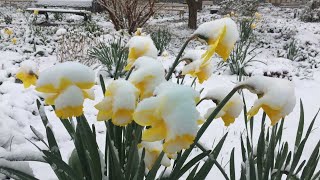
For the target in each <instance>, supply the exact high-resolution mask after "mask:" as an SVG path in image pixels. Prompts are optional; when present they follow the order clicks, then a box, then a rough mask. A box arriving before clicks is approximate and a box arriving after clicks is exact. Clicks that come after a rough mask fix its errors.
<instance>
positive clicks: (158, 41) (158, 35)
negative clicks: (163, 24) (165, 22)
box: [151, 28, 171, 55]
mask: <svg viewBox="0 0 320 180" xmlns="http://www.w3.org/2000/svg"><path fill="white" fill-rule="evenodd" d="M151 38H152V40H153V42H154V45H155V46H156V47H157V49H158V51H159V54H158V55H161V54H162V53H163V52H164V51H165V50H166V48H168V46H169V43H170V41H171V33H170V31H169V30H168V29H161V28H159V29H158V30H157V31H155V32H152V33H151Z"/></svg>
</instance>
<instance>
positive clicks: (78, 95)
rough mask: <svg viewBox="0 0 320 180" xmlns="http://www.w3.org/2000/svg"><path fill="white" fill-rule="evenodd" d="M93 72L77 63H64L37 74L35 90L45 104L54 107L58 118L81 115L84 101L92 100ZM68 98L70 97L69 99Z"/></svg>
mask: <svg viewBox="0 0 320 180" xmlns="http://www.w3.org/2000/svg"><path fill="white" fill-rule="evenodd" d="M94 80H95V75H94V71H93V70H92V69H90V68H89V67H87V66H85V65H82V64H80V63H77V62H65V63H61V64H57V65H55V66H53V67H51V68H48V69H46V70H44V71H43V72H41V73H40V74H39V79H38V80H37V83H36V90H37V91H39V92H41V93H43V94H44V97H45V102H46V104H49V105H55V106H56V114H57V116H58V117H60V118H63V119H66V118H69V117H72V116H80V115H81V114H83V111H82V109H83V102H84V99H86V98H89V99H93V98H94V97H93V93H92V91H91V90H90V89H91V87H92V86H93V85H94ZM69 96H70V97H69Z"/></svg>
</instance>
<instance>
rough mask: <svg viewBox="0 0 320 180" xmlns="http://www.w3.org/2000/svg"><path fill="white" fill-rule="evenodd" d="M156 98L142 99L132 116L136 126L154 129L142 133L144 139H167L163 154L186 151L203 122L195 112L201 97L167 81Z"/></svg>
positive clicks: (185, 87) (188, 88)
mask: <svg viewBox="0 0 320 180" xmlns="http://www.w3.org/2000/svg"><path fill="white" fill-rule="evenodd" d="M154 95H155V97H150V98H146V99H144V100H142V101H141V102H140V103H139V104H138V106H137V108H136V110H135V112H134V114H133V119H134V121H135V122H136V123H138V124H139V125H142V126H150V127H151V128H149V129H145V130H144V131H143V133H142V140H143V141H149V142H150V141H160V140H164V141H165V143H164V144H163V151H164V152H166V153H167V154H175V153H176V152H178V151H180V150H182V149H187V148H188V147H189V146H190V145H191V144H192V143H193V140H194V138H195V135H196V133H197V130H198V124H197V123H198V120H199V119H201V118H200V113H199V112H198V111H197V109H196V102H197V101H198V100H199V94H198V93H197V92H196V91H194V90H193V89H192V88H191V87H187V86H181V85H177V84H174V83H170V82H164V83H162V84H161V85H159V86H158V87H157V88H156V90H155V92H154Z"/></svg>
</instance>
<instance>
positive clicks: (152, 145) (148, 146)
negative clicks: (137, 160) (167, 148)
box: [138, 141, 170, 170]
mask: <svg viewBox="0 0 320 180" xmlns="http://www.w3.org/2000/svg"><path fill="white" fill-rule="evenodd" d="M143 148H144V149H145V156H144V163H145V165H146V167H147V168H148V170H151V169H152V167H153V165H154V163H155V162H156V160H157V158H158V157H159V155H160V153H161V151H162V150H163V147H162V142H161V141H155V142H146V141H142V142H141V143H140V144H138V149H139V153H140V154H141V153H142V149H143ZM161 164H162V165H163V166H165V167H169V166H170V159H169V158H168V156H167V155H166V154H165V155H164V156H163V158H162V160H161Z"/></svg>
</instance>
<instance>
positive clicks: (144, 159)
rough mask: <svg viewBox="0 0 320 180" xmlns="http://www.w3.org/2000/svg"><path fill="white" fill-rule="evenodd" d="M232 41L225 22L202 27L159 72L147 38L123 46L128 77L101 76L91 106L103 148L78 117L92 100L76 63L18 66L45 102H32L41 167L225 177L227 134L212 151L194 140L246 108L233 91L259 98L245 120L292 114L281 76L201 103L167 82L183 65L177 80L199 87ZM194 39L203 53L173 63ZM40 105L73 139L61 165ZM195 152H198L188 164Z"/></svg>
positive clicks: (231, 25)
mask: <svg viewBox="0 0 320 180" xmlns="http://www.w3.org/2000/svg"><path fill="white" fill-rule="evenodd" d="M139 31H141V30H140V29H139ZM238 38H239V33H238V29H237V25H236V23H235V22H234V21H233V20H232V19H231V18H229V17H225V18H222V19H218V20H214V21H211V22H205V23H203V24H201V25H200V26H199V27H198V29H197V30H196V31H195V32H194V33H193V34H192V35H191V36H190V38H189V39H188V40H187V42H186V43H185V44H184V45H183V47H182V49H181V51H180V53H179V54H178V56H177V58H176V59H175V61H174V62H173V64H172V66H171V67H170V69H169V71H168V72H166V71H165V69H164V67H163V65H162V64H161V63H160V61H159V60H157V55H158V51H157V49H156V47H155V45H154V43H153V41H152V39H151V38H150V36H149V35H146V34H145V33H141V32H140V33H136V34H135V36H133V37H132V38H131V39H130V40H129V42H128V43H127V46H126V48H125V49H126V50H128V51H129V53H128V61H127V66H126V67H125V70H127V71H128V73H127V77H126V78H124V79H118V78H114V80H112V81H108V84H105V81H104V79H103V77H100V83H101V87H102V91H103V93H104V97H103V98H102V99H99V102H98V103H97V104H96V105H95V106H94V107H95V108H96V109H97V110H98V113H97V116H96V120H97V123H101V122H104V123H105V125H106V132H105V137H106V138H105V146H104V147H100V146H99V145H98V142H97V139H96V131H95V125H92V126H91V127H90V125H89V124H88V122H87V120H86V118H85V116H84V112H83V104H84V101H85V100H86V99H89V100H93V99H94V97H95V96H94V93H93V89H92V88H93V87H94V86H95V84H96V82H95V73H94V71H93V70H92V69H91V68H89V67H87V66H85V65H82V64H79V63H77V62H65V63H60V64H56V65H54V66H52V67H50V68H48V69H46V70H44V71H42V72H38V69H37V68H36V66H35V64H34V63H25V64H21V69H20V70H19V71H18V72H17V75H16V77H17V78H18V79H20V80H21V81H23V84H24V87H25V88H28V87H30V86H31V85H34V86H35V90H36V91H38V92H39V93H40V94H41V96H42V97H43V98H44V102H43V103H41V102H40V101H38V107H39V111H40V115H41V118H42V120H43V123H44V125H45V127H46V133H47V137H48V142H49V143H48V148H49V150H41V149H40V148H39V149H40V150H41V151H42V152H43V154H44V159H45V162H47V163H49V164H50V165H51V166H52V167H55V168H53V170H54V171H55V173H56V175H57V177H58V178H59V179H92V180H100V179H148V180H149V179H150V180H151V179H156V177H157V178H160V179H161V178H164V177H166V178H169V179H179V178H182V177H184V178H187V177H188V178H189V179H204V178H205V177H206V176H207V174H208V172H209V171H210V169H211V168H212V166H213V165H216V166H217V167H218V168H219V170H220V171H221V173H222V174H223V176H224V177H225V178H226V179H229V178H228V175H227V174H226V173H225V171H224V169H223V168H222V166H221V165H220V164H219V163H218V162H217V161H215V159H216V158H217V156H218V154H219V152H220V150H221V147H222V145H223V143H224V140H225V138H226V135H225V136H224V137H223V138H222V139H221V140H220V141H219V143H218V144H217V145H216V147H215V148H214V150H213V151H211V150H208V149H206V148H205V147H203V146H202V145H201V143H200V142H199V139H200V138H201V136H202V135H203V133H204V132H205V130H206V129H207V128H208V126H209V125H210V123H211V122H212V121H213V119H220V118H221V119H222V120H223V122H224V124H225V126H229V125H232V123H234V122H235V120H236V119H237V118H238V117H239V115H240V114H241V112H242V111H243V107H244V106H245V105H244V102H243V99H242V97H241V95H240V94H239V93H238V92H239V91H240V90H241V89H244V88H245V89H248V90H249V91H250V92H252V93H254V94H257V97H258V98H257V99H256V100H255V102H254V104H253V106H252V108H251V109H250V110H249V111H248V112H246V111H245V113H246V119H248V120H250V119H253V117H254V116H255V115H256V114H257V113H258V112H259V110H260V109H262V110H263V111H264V112H265V113H266V115H267V116H268V117H269V119H270V121H271V125H272V126H274V125H276V124H277V123H278V122H279V120H281V119H283V118H285V117H286V116H287V115H288V114H289V113H291V112H292V111H293V108H294V106H295V102H296V98H295V92H294V85H293V84H292V82H290V81H287V80H283V79H276V78H270V77H262V76H256V77H251V78H248V79H247V80H245V81H243V82H240V83H238V84H237V85H236V86H235V87H234V88H233V89H231V92H228V91H227V88H225V87H223V86H221V87H217V88H214V89H211V90H208V91H207V94H206V95H205V96H203V97H202V98H201V97H200V92H198V91H197V90H195V89H194V88H192V87H191V86H190V85H182V84H177V83H174V81H173V80H172V74H173V72H174V70H175V68H176V67H177V65H178V64H179V63H181V62H184V63H185V65H184V67H183V69H182V74H183V75H186V76H187V75H190V76H193V77H196V78H197V79H198V82H199V83H203V82H205V81H206V80H208V79H209V78H210V77H211V76H212V74H213V65H212V61H213V58H212V57H213V56H214V55H215V54H217V55H218V56H220V57H221V58H222V59H223V60H224V61H225V60H227V58H228V57H229V55H230V53H231V51H232V49H233V47H234V45H235V43H236V41H237V40H238ZM195 39H199V40H201V41H203V42H205V43H206V45H207V49H206V51H205V52H204V53H203V54H196V55H195V56H193V58H188V60H185V59H180V58H181V56H182V54H183V51H184V49H185V48H186V46H187V44H188V43H189V42H190V41H191V40H195ZM114 77H117V76H116V75H115V76H114ZM203 100H212V101H213V102H214V103H215V107H213V108H208V110H207V113H206V114H205V115H204V116H201V114H200V113H199V111H198V110H197V105H198V104H199V103H201V102H202V101H203ZM43 104H44V105H51V106H53V107H54V111H55V114H56V116H57V117H59V118H60V119H61V122H62V123H63V125H64V127H65V128H66V129H67V131H68V133H69V134H70V137H71V139H72V141H73V142H74V146H75V148H74V150H73V152H72V154H71V156H70V158H69V162H68V163H65V162H64V161H63V160H62V157H61V154H60V151H59V148H58V150H57V148H55V150H52V147H57V146H58V144H57V142H56V140H55V137H54V134H53V133H52V131H53V129H51V126H50V123H49V121H48V119H47V118H46V115H45V113H44V110H43V106H44V105H43ZM99 144H101V142H99ZM196 147H199V148H200V149H201V150H202V151H203V152H202V153H200V154H199V155H198V156H196V157H194V158H193V159H192V160H187V158H188V157H189V155H190V153H191V151H192V150H193V149H194V148H196ZM103 151H104V152H103ZM207 156H209V157H210V158H208V160H206V161H205V163H204V165H203V166H202V167H201V168H200V170H199V171H198V172H197V168H198V167H199V166H200V164H199V162H200V161H201V160H202V159H203V158H205V157H207ZM59 168H61V170H62V171H59ZM189 170H190V171H191V172H190V171H189ZM158 171H159V173H158ZM160 171H162V172H161V173H160ZM186 172H189V173H186ZM187 174H189V175H187ZM21 176H22V175H21ZM25 176H26V177H27V175H25ZM28 177H29V176H28ZM29 178H30V177H29ZM31 179H32V178H31Z"/></svg>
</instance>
